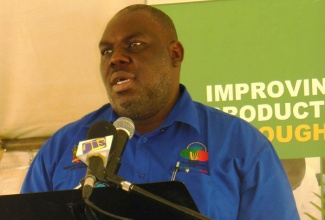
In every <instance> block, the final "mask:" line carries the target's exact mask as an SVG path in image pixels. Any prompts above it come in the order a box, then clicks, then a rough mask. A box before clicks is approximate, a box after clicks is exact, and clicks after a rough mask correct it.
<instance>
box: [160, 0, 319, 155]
mask: <svg viewBox="0 0 325 220" xmlns="http://www.w3.org/2000/svg"><path fill="white" fill-rule="evenodd" d="M156 7H158V8H160V9H162V10H163V11H165V12H166V13H167V14H169V15H170V16H171V17H172V19H173V20H174V22H175V25H176V27H177V30H178V34H179V39H180V41H181V42H182V43H183V45H184V47H185V59H184V63H183V66H182V75H181V82H182V83H183V84H185V85H186V86H187V88H188V89H189V91H190V93H191V95H192V97H193V99H194V100H196V101H199V102H202V103H204V104H207V105H209V106H212V107H215V108H219V109H221V110H223V111H226V112H229V113H231V114H234V115H237V116H239V117H241V118H243V119H245V120H247V121H248V122H250V123H251V124H253V125H254V126H255V127H256V128H258V129H259V130H260V131H261V132H262V133H263V134H264V135H265V136H267V137H268V138H269V139H270V140H271V141H272V143H273V145H274V147H275V149H276V150H277V152H278V154H279V156H280V158H302V157H315V156H317V157H320V156H325V142H324V140H325V2H324V1H321V0H319V1H306V0H272V1H271V0H270V1H260V0H245V1H239V0H235V1H209V2H196V3H183V4H170V5H157V6H156Z"/></svg>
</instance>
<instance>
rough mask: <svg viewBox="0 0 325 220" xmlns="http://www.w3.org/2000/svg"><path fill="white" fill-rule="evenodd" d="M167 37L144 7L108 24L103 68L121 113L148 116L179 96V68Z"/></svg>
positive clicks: (102, 46) (102, 44)
mask: <svg viewBox="0 0 325 220" xmlns="http://www.w3.org/2000/svg"><path fill="white" fill-rule="evenodd" d="M167 38H168V37H166V35H165V34H164V33H163V31H162V29H161V27H160V26H159V25H158V24H157V23H156V22H155V21H153V19H152V18H151V17H150V15H149V14H148V13H147V12H145V11H142V10H140V11H134V12H130V13H122V14H118V15H117V16H115V17H114V18H113V19H112V20H111V21H110V22H109V23H108V25H107V27H106V29H105V31H104V34H103V36H102V39H101V42H100V46H99V47H100V51H101V55H102V58H101V64H100V70H101V75H102V79H103V82H104V84H105V87H106V90H107V93H108V97H109V100H110V103H111V105H112V108H113V109H114V110H115V111H116V112H117V113H118V114H119V115H121V116H126V117H130V118H131V119H134V120H143V119H148V118H150V117H152V116H153V115H155V114H157V113H158V112H159V111H160V110H161V109H163V108H164V107H165V106H166V105H167V104H168V102H170V100H173V99H175V96H177V94H178V85H179V69H178V71H177V70H176V69H177V68H175V65H173V61H172V56H173V53H172V52H171V49H170V48H171V45H172V42H171V40H170V39H167ZM175 93H176V94H175Z"/></svg>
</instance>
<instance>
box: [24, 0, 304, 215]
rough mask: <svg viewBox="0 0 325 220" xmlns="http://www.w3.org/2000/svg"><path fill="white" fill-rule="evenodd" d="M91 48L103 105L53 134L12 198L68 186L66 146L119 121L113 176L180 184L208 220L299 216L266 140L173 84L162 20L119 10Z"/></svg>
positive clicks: (170, 43) (71, 177)
mask: <svg viewBox="0 0 325 220" xmlns="http://www.w3.org/2000/svg"><path fill="white" fill-rule="evenodd" d="M99 47H100V51H101V56H102V58H101V68H100V69H101V75H102V79H103V82H104V85H105V87H106V90H107V94H108V97H109V100H110V104H107V105H105V106H103V107H102V108H100V109H99V110H97V111H95V112H93V113H90V114H89V115H87V116H85V117H84V118H82V119H81V120H79V121H77V122H74V123H71V124H69V125H67V126H65V127H63V128H62V129H61V130H59V131H58V132H57V133H56V134H54V135H53V137H52V138H51V139H50V140H49V141H48V142H47V143H46V144H45V145H44V146H43V147H42V148H41V149H40V152H39V153H38V155H37V157H36V158H35V159H34V162H33V164H32V166H31V168H30V170H29V172H28V174H27V176H26V180H25V182H24V185H23V187H22V192H36V191H49V190H63V189H72V188H74V187H75V186H76V185H78V183H79V181H80V179H82V178H83V177H84V175H85V170H86V168H85V165H84V164H82V163H81V162H80V161H78V160H75V157H74V154H73V153H72V151H73V149H75V148H74V146H76V145H77V144H78V142H79V141H81V140H84V139H85V136H86V132H87V130H88V129H89V127H90V126H91V125H92V124H93V123H94V122H95V121H98V120H108V121H111V122H113V121H115V120H116V119H117V118H119V117H120V116H125V117H129V118H131V119H132V120H133V121H134V124H135V129H136V132H135V135H134V136H133V137H132V138H131V139H130V141H129V142H128V144H127V147H126V149H125V151H124V154H123V158H122V162H121V164H122V165H121V168H120V170H119V173H118V175H119V176H122V177H124V178H125V179H126V180H127V181H129V182H133V183H145V182H160V181H169V180H171V179H175V180H179V181H182V182H184V183H185V185H186V186H187V188H188V190H189V192H190V193H191V195H192V197H193V199H194V200H195V202H196V204H197V206H198V208H199V210H200V212H201V213H202V214H204V215H206V216H209V217H211V218H213V219H226V220H229V219H263V220H264V219H277V220H279V219H290V220H292V219H299V217H298V214H297V210H296V207H295V202H294V199H293V196H292V192H291V188H290V185H289V182H288V180H287V177H286V174H285V172H284V170H283V168H282V165H281V163H280V161H279V158H278V156H277V155H276V152H275V150H274V149H273V147H272V145H271V144H270V142H269V141H268V140H267V139H266V138H265V137H264V136H263V135H261V134H260V133H259V132H258V131H257V130H256V129H255V128H254V127H252V126H251V125H249V124H248V123H246V122H245V121H243V120H241V119H239V118H237V117H234V116H231V115H228V114H226V113H223V112H221V111H219V110H216V109H213V108H210V107H207V106H204V105H202V104H200V103H197V102H193V101H192V100H191V98H190V96H189V94H188V92H187V90H186V88H185V87H184V86H183V85H180V84H179V79H180V68H181V63H182V60H183V56H184V51H183V47H182V44H181V43H180V42H179V41H178V39H177V34H176V31H175V28H174V25H173V22H172V21H171V20H170V18H169V17H168V16H167V15H165V14H164V13H163V12H161V11H159V10H157V9H155V8H153V7H150V6H146V5H133V6H129V7H127V8H125V9H123V10H121V11H120V12H118V13H117V14H116V15H115V16H114V17H113V18H112V20H111V21H110V22H109V23H108V25H107V27H106V29H105V31H104V34H103V37H102V39H101V41H100V44H99ZM72 158H74V159H72ZM176 164H177V165H179V169H178V172H177V173H175V172H174V173H173V171H174V168H175V165H176ZM36 177H37V179H36Z"/></svg>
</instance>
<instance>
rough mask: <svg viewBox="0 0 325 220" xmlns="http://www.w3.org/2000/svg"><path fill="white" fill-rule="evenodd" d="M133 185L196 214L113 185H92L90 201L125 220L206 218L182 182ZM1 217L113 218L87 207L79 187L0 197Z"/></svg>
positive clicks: (56, 219)
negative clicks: (96, 186)
mask: <svg viewBox="0 0 325 220" xmlns="http://www.w3.org/2000/svg"><path fill="white" fill-rule="evenodd" d="M136 186H137V187H140V188H141V189H144V190H146V191H148V192H150V193H152V194H155V195H157V196H159V197H161V198H163V199H165V200H168V201H170V202H172V203H173V204H176V205H179V206H181V207H186V208H188V209H190V210H193V211H194V213H197V215H189V214H188V213H184V212H182V211H180V210H177V209H174V208H173V207H170V206H168V205H165V204H161V203H159V202H157V201H155V200H152V199H151V198H148V197H146V196H143V195H141V194H138V193H134V192H126V191H124V190H122V189H121V188H116V187H114V186H112V187H102V188H95V189H94V190H93V192H92V195H91V197H90V200H91V201H92V203H94V204H95V205H96V206H97V207H99V208H100V209H103V210H105V211H106V212H109V213H111V214H114V215H117V216H121V217H123V218H125V219H141V220H142V219H143V220H146V219H148V220H149V219H151V220H152V219H154V220H159V219H164V220H166V219H177V220H182V219H184V220H186V219H193V220H195V219H209V218H207V217H205V216H203V215H201V214H199V211H198V209H197V206H196V205H195V203H194V201H193V199H192V197H191V195H190V194H189V192H188V190H187V188H186V187H185V185H184V184H183V183H182V182H178V181H172V182H159V183H147V184H136ZM0 217H1V219H10V220H16V219H17V220H18V219H19V220H21V219H33V220H44V219H46V220H52V219H53V220H54V219H55V220H65V219H69V220H70V219H72V220H97V219H98V220H102V219H103V220H106V219H116V218H110V217H108V216H106V215H103V214H101V213H99V212H96V211H93V210H92V209H90V208H89V207H88V206H87V205H86V204H85V203H84V201H83V199H82V191H81V190H80V189H78V190H64V191H52V192H42V193H27V194H18V195H5V196H0Z"/></svg>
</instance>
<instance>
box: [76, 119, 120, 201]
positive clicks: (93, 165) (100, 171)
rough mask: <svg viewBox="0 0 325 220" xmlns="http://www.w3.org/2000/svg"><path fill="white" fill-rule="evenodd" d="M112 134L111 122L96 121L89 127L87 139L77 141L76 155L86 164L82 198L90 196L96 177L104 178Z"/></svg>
mask: <svg viewBox="0 0 325 220" xmlns="http://www.w3.org/2000/svg"><path fill="white" fill-rule="evenodd" d="M114 135H116V129H115V127H114V126H113V125H112V124H111V123H109V122H107V121H98V122H96V123H94V124H93V125H92V126H91V127H90V128H89V130H88V132H87V135H86V139H87V140H85V141H81V142H79V145H78V149H77V154H76V156H77V157H78V158H79V159H80V160H81V161H83V162H84V163H85V164H87V165H88V169H87V172H86V175H85V178H84V179H83V181H84V183H83V197H84V198H89V197H90V195H91V193H92V189H93V186H94V184H95V182H96V180H97V178H98V179H104V178H105V166H106V164H107V158H108V154H109V151H110V148H111V144H112V141H113V136H114Z"/></svg>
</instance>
